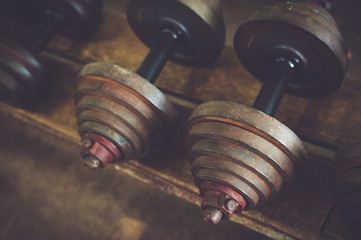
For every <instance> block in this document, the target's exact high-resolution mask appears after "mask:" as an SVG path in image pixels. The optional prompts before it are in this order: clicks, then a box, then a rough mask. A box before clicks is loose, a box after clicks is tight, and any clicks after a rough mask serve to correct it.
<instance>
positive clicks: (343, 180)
mask: <svg viewBox="0 0 361 240" xmlns="http://www.w3.org/2000/svg"><path fill="white" fill-rule="evenodd" d="M331 178H332V180H333V181H334V185H335V200H336V203H337V206H338V207H339V208H340V209H341V212H342V215H343V217H344V219H345V222H346V226H347V228H348V230H349V231H350V232H351V233H352V234H353V236H354V238H355V239H360V238H361V143H357V144H353V145H350V146H347V147H345V148H343V149H341V150H340V151H338V153H337V154H336V162H335V164H334V165H333V168H332V169H331Z"/></svg>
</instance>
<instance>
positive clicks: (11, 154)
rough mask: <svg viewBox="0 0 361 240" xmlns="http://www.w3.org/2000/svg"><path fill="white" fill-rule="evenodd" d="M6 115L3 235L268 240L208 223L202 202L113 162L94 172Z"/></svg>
mask: <svg viewBox="0 0 361 240" xmlns="http://www.w3.org/2000/svg"><path fill="white" fill-rule="evenodd" d="M0 121H1V125H0V163H1V164H0V240H20V239H21V240H24V239H27V240H32V239H37V240H45V239H52V240H57V239H68V240H71V239H77V240H79V239H88V240H90V239H112V240H120V239H122V240H128V239H187V240H188V239H207V240H212V239H217V240H218V239H240V238H242V239H258V240H262V239H267V238H265V237H263V236H262V235H259V234H258V233H255V232H252V231H250V230H248V229H246V228H244V227H243V226H241V225H238V224H235V223H232V222H223V223H220V224H219V225H217V226H213V225H209V224H206V223H204V222H203V220H202V217H201V216H202V215H201V214H202V213H201V210H200V208H199V207H198V206H195V205H193V204H190V203H188V202H186V201H183V200H180V199H178V198H176V197H174V196H171V195H168V194H166V193H165V192H162V191H160V190H159V189H157V188H156V187H154V186H152V185H148V184H145V183H143V182H140V181H139V180H136V179H134V178H132V177H130V176H128V175H122V174H121V173H120V172H119V171H116V170H114V169H112V168H108V169H104V170H102V171H98V172H91V171H89V170H87V169H85V168H84V167H83V166H82V163H81V160H80V157H79V154H78V152H77V151H75V150H71V149H68V148H65V147H64V146H61V145H57V144H56V143H53V142H52V141H50V140H48V139H44V137H43V136H39V134H36V133H35V132H34V131H32V130H29V129H25V128H24V127H23V126H21V125H20V124H17V123H13V122H10V121H8V120H5V119H1V118H0Z"/></svg>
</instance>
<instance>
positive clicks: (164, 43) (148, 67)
mask: <svg viewBox="0 0 361 240" xmlns="http://www.w3.org/2000/svg"><path fill="white" fill-rule="evenodd" d="M180 38H181V32H174V31H172V30H169V29H164V30H163V31H162V32H161V34H160V36H159V38H158V40H157V41H156V42H155V44H154V46H153V47H152V48H151V50H150V51H149V53H148V55H147V56H146V57H145V59H144V60H143V62H142V64H141V65H140V67H139V68H138V70H137V74H138V75H140V76H142V77H143V78H145V79H146V80H148V81H149V82H151V83H154V82H155V80H156V79H157V77H158V75H159V74H160V72H161V71H162V69H163V67H164V65H165V64H166V63H167V61H168V59H169V57H170V55H171V54H172V52H173V50H174V49H175V47H176V46H177V43H178V42H179V40H180Z"/></svg>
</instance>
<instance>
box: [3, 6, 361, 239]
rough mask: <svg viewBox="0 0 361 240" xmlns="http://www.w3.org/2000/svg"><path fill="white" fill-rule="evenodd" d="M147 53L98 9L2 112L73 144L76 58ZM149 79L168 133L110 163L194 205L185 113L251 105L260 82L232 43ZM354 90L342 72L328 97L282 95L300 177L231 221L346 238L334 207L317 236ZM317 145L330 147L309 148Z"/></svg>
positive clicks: (357, 110)
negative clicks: (164, 141) (36, 94)
mask: <svg viewBox="0 0 361 240" xmlns="http://www.w3.org/2000/svg"><path fill="white" fill-rule="evenodd" d="M147 51H148V49H147V47H145V46H144V45H143V44H142V43H141V42H140V41H139V40H138V39H137V38H136V36H135V35H134V34H133V32H132V31H131V29H130V27H129V26H128V24H127V21H126V18H125V16H123V15H122V14H116V13H114V12H110V11H104V14H103V19H102V23H101V26H100V27H99V29H98V31H97V32H96V34H95V35H94V37H93V38H92V39H90V40H89V41H88V42H82V43H76V42H72V41H70V40H68V39H66V38H63V37H61V36H57V37H56V38H55V39H54V40H53V41H52V42H51V44H50V45H49V47H48V48H47V49H46V51H44V52H43V53H42V54H41V56H40V57H41V59H42V61H43V62H44V64H45V65H46V67H47V68H48V69H49V70H50V72H51V74H52V78H53V79H51V81H52V82H53V85H52V87H51V89H50V91H49V93H48V95H47V97H46V98H45V99H44V100H43V101H42V102H41V103H40V104H39V105H38V106H37V107H36V108H34V109H31V110H29V111H25V110H21V109H16V108H12V107H10V106H8V105H6V104H3V103H1V104H0V112H1V115H2V116H3V117H7V118H11V119H16V120H17V121H20V122H22V123H24V126H28V127H30V128H33V129H34V131H35V132H37V133H42V134H44V136H46V137H47V138H51V139H53V140H55V141H59V142H61V143H62V144H65V145H69V146H72V147H76V148H78V147H79V140H80V138H79V136H78V132H77V131H78V129H77V125H76V117H75V106H74V103H73V99H72V96H73V94H74V82H73V79H74V77H75V76H76V74H77V72H78V71H79V70H80V68H81V66H82V64H85V63H88V62H93V61H105V62H112V63H115V64H118V65H121V66H123V67H125V68H129V69H130V70H135V69H136V68H137V66H139V64H140V63H141V61H142V59H143V58H144V56H145V55H146V53H147ZM351 61H352V59H351ZM156 85H157V86H158V87H159V88H161V89H162V90H164V92H166V93H167V95H168V96H169V98H170V100H171V101H173V102H174V103H175V104H176V106H177V108H178V110H179V112H180V116H181V117H180V120H179V123H180V124H179V127H178V128H177V129H176V130H175V131H176V132H175V134H174V139H173V140H172V142H171V143H169V146H167V148H166V149H165V150H164V151H163V152H161V153H158V154H156V155H153V156H151V157H149V158H147V159H141V160H132V161H130V162H129V163H124V164H119V165H117V166H116V167H115V168H116V169H118V170H120V171H124V172H127V173H129V174H131V175H132V176H134V177H137V178H139V179H141V180H143V181H145V182H149V183H152V184H155V185H157V186H158V187H159V188H161V189H163V190H164V191H167V192H169V193H171V194H174V195H176V196H178V197H180V198H183V199H186V200H187V201H190V202H192V203H194V204H198V205H199V204H200V201H201V199H200V197H199V195H198V190H197V188H196V187H195V186H194V185H193V178H192V176H191V173H190V163H189V160H188V159H187V156H186V155H185V149H184V132H185V122H186V119H187V118H188V116H189V114H190V112H191V110H192V108H194V107H195V106H196V105H197V104H198V103H200V102H203V101H206V100H213V99H222V100H229V101H235V102H239V103H243V104H246V105H250V104H251V103H252V102H253V101H254V99H255V97H256V94H257V92H258V90H259V88H260V86H261V83H260V82H258V81H257V80H256V79H255V78H254V77H253V76H251V75H250V74H249V73H248V72H247V71H246V70H245V69H244V68H243V67H242V65H241V63H240V62H239V61H238V60H237V58H236V56H235V54H234V52H233V48H232V47H231V46H226V47H225V49H224V51H223V52H222V55H221V57H220V59H219V61H217V62H216V63H215V64H214V65H213V66H211V67H208V68H202V69H195V68H190V67H184V66H179V65H176V64H173V63H167V66H166V67H165V69H164V71H163V72H162V74H161V76H160V77H159V79H158V80H157V81H156ZM358 89H361V81H360V80H359V79H355V78H354V77H353V75H350V74H348V75H347V77H346V79H345V82H344V84H343V85H342V87H341V88H340V89H339V90H338V91H337V92H335V93H334V94H332V95H331V96H328V97H325V98H322V99H321V98H320V99H302V98H297V97H293V96H285V97H284V99H283V100H282V103H281V105H280V108H279V111H278V112H277V114H276V118H278V119H279V120H280V121H282V122H283V123H285V124H286V125H287V126H289V127H290V128H291V129H293V130H294V131H295V132H296V133H297V134H298V135H299V136H300V137H301V138H302V139H304V140H307V141H308V142H310V143H313V144H311V145H310V144H308V145H307V146H310V147H309V150H310V161H309V163H308V164H307V166H306V168H305V169H304V174H303V178H302V179H301V180H300V181H299V182H298V183H297V184H296V185H295V186H293V187H292V188H290V189H287V190H284V191H282V192H281V194H280V195H279V196H278V197H277V198H276V199H275V200H274V201H272V202H269V203H267V204H265V205H264V206H263V207H262V208H261V209H259V210H257V211H250V212H244V213H242V214H241V215H239V216H234V217H233V218H232V221H235V222H238V223H240V224H243V225H245V226H247V227H249V228H251V229H253V230H256V231H257V232H260V233H262V234H264V235H267V236H269V237H271V238H275V239H320V238H324V239H350V235H349V234H348V233H347V232H346V230H345V226H344V223H343V220H342V219H341V217H340V216H339V213H338V212H337V210H336V212H335V213H334V214H333V215H332V217H331V219H330V221H329V223H328V224H327V225H326V229H325V233H324V235H323V237H320V236H319V230H320V227H321V222H322V220H323V218H324V217H325V216H326V214H327V213H328V211H329V209H330V207H331V205H332V204H333V192H332V186H331V185H330V183H329V182H330V181H329V176H328V168H329V166H330V165H331V164H332V162H333V160H332V154H333V151H332V150H334V149H337V148H338V147H340V146H342V145H345V144H348V143H351V142H356V141H358V140H359V139H360V131H361V128H360V127H359V126H361V105H360V104H358V103H359V102H361V95H360V94H359V92H358ZM318 146H321V147H325V146H326V147H327V148H328V149H331V150H327V149H326V150H323V151H314V149H317V148H318ZM324 152H326V154H324ZM200 217H201V216H200Z"/></svg>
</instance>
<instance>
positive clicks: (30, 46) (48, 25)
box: [24, 9, 65, 54]
mask: <svg viewBox="0 0 361 240" xmlns="http://www.w3.org/2000/svg"><path fill="white" fill-rule="evenodd" d="M64 18H65V17H64V15H63V14H61V13H58V12H56V11H54V10H51V9H48V10H46V13H45V17H44V19H43V20H42V22H41V23H40V25H39V26H38V27H37V28H36V29H35V31H34V32H33V33H32V34H31V36H30V37H29V39H28V41H27V42H26V43H25V44H24V46H25V48H26V49H27V50H28V51H30V52H31V53H33V54H38V53H39V52H40V51H41V50H42V49H43V48H44V47H45V46H46V45H47V44H48V43H49V42H50V40H51V39H52V37H53V36H54V34H55V33H56V32H57V31H58V30H59V28H60V26H61V24H62V23H63V21H64Z"/></svg>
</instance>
